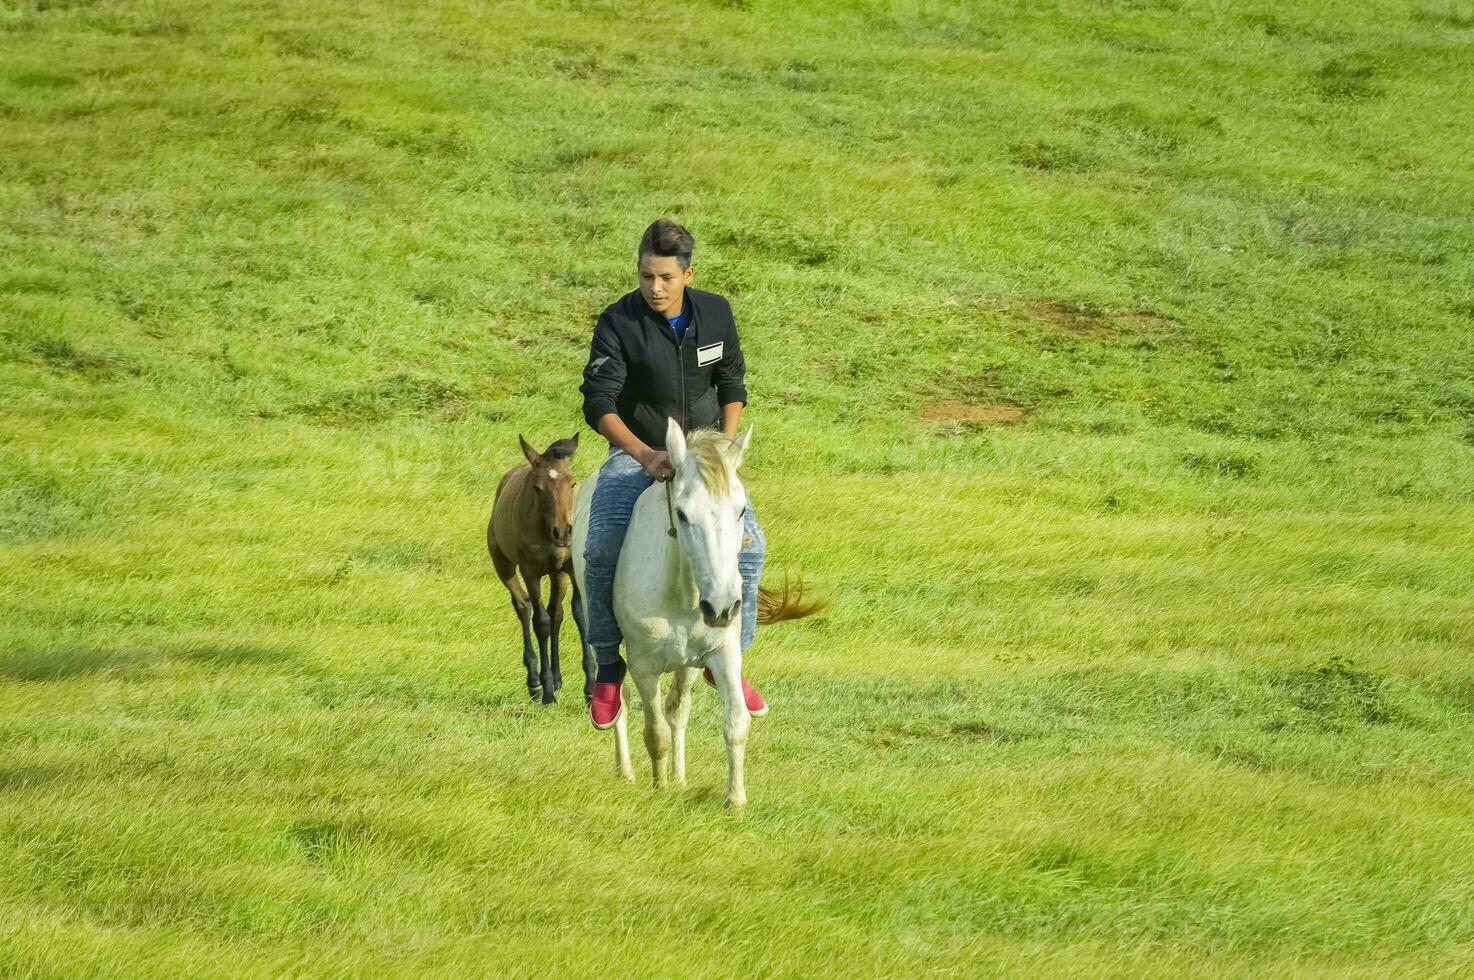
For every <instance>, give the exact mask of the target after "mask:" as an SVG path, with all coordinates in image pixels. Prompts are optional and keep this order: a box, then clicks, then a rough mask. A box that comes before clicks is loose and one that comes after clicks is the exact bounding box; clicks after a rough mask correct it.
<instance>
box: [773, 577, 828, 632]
mask: <svg viewBox="0 0 1474 980" xmlns="http://www.w3.org/2000/svg"><path fill="white" fill-rule="evenodd" d="M804 591H805V590H804V583H803V579H799V580H798V582H797V583H796V584H790V583H789V581H788V576H787V575H785V576H783V587H782V588H781V589H769V588H767V587H766V586H762V585H759V586H758V587H757V621H758V622H759V623H764V624H766V623H781V622H783V621H784V620H785V619H803V618H804V617H805V616H812V615H813V614H814V613H816V612H818V611H819V610H821V609H823V608H824V607H825V606H827V605H829V600H827V599H823V598H814V599H806V598H804Z"/></svg>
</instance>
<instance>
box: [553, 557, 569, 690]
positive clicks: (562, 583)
mask: <svg viewBox="0 0 1474 980" xmlns="http://www.w3.org/2000/svg"><path fill="white" fill-rule="evenodd" d="M567 592H568V576H567V575H566V574H565V573H564V572H560V571H554V572H553V574H552V575H550V576H548V636H549V643H550V646H551V648H552V659H553V690H555V691H561V690H563V668H562V667H561V666H559V664H558V636H559V634H560V633H562V632H563V596H564V595H565V594H567Z"/></svg>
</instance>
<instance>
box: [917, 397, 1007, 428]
mask: <svg viewBox="0 0 1474 980" xmlns="http://www.w3.org/2000/svg"><path fill="white" fill-rule="evenodd" d="M1032 411H1033V409H1030V408H1027V407H1025V406H1023V405H1014V404H1012V403H1010V402H988V403H978V402H969V401H964V400H962V399H960V398H943V399H939V400H937V401H931V402H927V403H926V404H924V405H922V406H921V407H920V408H919V409H917V410H916V416H917V418H921V419H925V420H926V421H928V422H939V423H943V424H958V423H965V422H973V423H978V424H981V425H1017V424H1018V423H1020V422H1022V421H1023V420H1024V419H1026V418H1028V417H1029V414H1030V412H1032Z"/></svg>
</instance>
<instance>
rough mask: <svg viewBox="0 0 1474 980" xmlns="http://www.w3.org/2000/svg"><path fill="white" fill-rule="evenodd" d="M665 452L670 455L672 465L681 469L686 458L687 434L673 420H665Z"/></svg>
mask: <svg viewBox="0 0 1474 980" xmlns="http://www.w3.org/2000/svg"><path fill="white" fill-rule="evenodd" d="M665 451H666V452H667V453H668V454H669V455H670V465H672V466H675V467H679V466H680V465H681V461H682V460H684V459H685V458H686V434H685V433H684V432H682V431H681V427H680V426H679V425H677V424H676V420H675V419H673V418H667V419H666V420H665Z"/></svg>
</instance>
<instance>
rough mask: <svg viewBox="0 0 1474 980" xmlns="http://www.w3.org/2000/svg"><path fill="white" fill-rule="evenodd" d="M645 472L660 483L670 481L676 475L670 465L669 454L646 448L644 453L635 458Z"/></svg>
mask: <svg viewBox="0 0 1474 980" xmlns="http://www.w3.org/2000/svg"><path fill="white" fill-rule="evenodd" d="M636 459H638V460H639V461H640V465H641V466H642V467H644V469H645V472H646V473H649V474H650V475H651V476H653V477H654V478H655V479H656V480H658V481H659V482H661V483H664V482H666V481H667V480H670V479H671V478H673V477H674V476H675V475H676V468H675V467H674V466H672V465H671V464H670V454H669V453H667V452H665V451H664V450H660V449H651V448H649V447H648V446H647V447H646V448H645V451H644V452H643V453H641V454H640V455H639V456H637V457H636Z"/></svg>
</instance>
